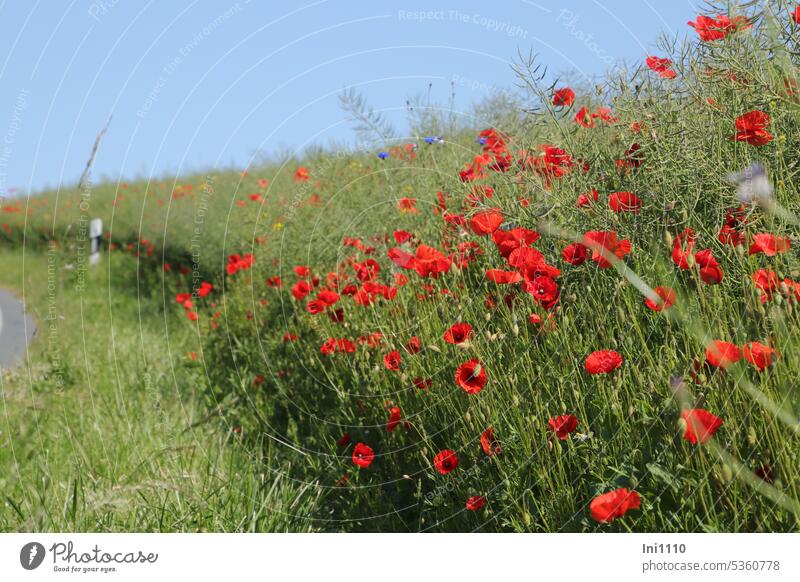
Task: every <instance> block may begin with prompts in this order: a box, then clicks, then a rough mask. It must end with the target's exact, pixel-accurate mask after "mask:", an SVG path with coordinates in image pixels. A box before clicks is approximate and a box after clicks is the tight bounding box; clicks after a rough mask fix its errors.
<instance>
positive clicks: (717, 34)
mask: <svg viewBox="0 0 800 582" xmlns="http://www.w3.org/2000/svg"><path fill="white" fill-rule="evenodd" d="M687 24H688V25H689V26H691V27H692V28H694V29H695V31H697V34H698V36H699V37H700V40H702V41H714V40H720V39H723V38H725V37H726V36H727V35H728V34H731V33H733V32H737V31H739V30H744V29H746V28H749V27H750V22H749V21H748V20H747V18H745V17H743V16H735V17H734V18H733V19H731V18H729V17H728V16H726V15H724V14H719V15H717V17H716V18H712V17H710V16H703V15H700V16H698V17H697V20H696V21H695V22H691V21H690V22H688V23H687Z"/></svg>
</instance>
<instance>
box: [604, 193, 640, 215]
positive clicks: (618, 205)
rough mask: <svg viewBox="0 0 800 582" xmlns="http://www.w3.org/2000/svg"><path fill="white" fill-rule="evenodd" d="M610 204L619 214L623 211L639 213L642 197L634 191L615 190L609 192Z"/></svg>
mask: <svg viewBox="0 0 800 582" xmlns="http://www.w3.org/2000/svg"><path fill="white" fill-rule="evenodd" d="M608 205H609V206H610V207H611V210H613V211H614V212H616V213H617V214H619V213H621V212H633V213H637V212H639V211H640V210H641V209H642V201H641V199H640V198H639V197H638V196H637V195H636V194H634V193H633V192H613V193H611V194H609V196H608Z"/></svg>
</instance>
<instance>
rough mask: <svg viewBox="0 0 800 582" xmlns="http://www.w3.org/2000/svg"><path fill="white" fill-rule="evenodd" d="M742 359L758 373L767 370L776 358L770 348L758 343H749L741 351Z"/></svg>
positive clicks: (776, 353) (774, 352) (776, 354)
mask: <svg viewBox="0 0 800 582" xmlns="http://www.w3.org/2000/svg"><path fill="white" fill-rule="evenodd" d="M742 353H743V354H744V359H745V360H747V361H748V362H750V363H751V364H753V365H754V366H755V367H756V368H758V370H759V371H761V370H765V369H766V368H768V367H769V366H770V365H771V364H772V363H773V362H774V361H775V359H776V357H777V356H778V352H776V351H775V350H774V349H772V348H771V347H769V346H767V345H764V344H762V343H759V342H749V343H746V344H744V348H743V349H742Z"/></svg>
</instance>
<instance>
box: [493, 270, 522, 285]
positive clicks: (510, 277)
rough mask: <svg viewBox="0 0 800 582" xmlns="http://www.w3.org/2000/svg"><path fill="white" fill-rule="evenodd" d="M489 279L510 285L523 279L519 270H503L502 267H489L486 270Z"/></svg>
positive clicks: (499, 283)
mask: <svg viewBox="0 0 800 582" xmlns="http://www.w3.org/2000/svg"><path fill="white" fill-rule="evenodd" d="M486 279H487V281H492V282H493V283H497V284H498V285H509V284H511V283H519V282H520V281H522V275H521V274H520V273H519V272H518V271H503V270H502V269H488V270H487V271H486Z"/></svg>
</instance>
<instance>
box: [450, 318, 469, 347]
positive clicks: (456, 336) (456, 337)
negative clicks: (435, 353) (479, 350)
mask: <svg viewBox="0 0 800 582" xmlns="http://www.w3.org/2000/svg"><path fill="white" fill-rule="evenodd" d="M472 335H473V332H472V326H471V325H470V324H468V323H456V324H454V325H451V326H450V327H449V328H448V329H447V331H445V332H444V341H446V342H447V343H449V344H463V343H464V342H465V341H467V340H469V339H470V338H471V337H472Z"/></svg>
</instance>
